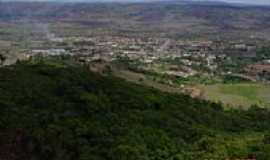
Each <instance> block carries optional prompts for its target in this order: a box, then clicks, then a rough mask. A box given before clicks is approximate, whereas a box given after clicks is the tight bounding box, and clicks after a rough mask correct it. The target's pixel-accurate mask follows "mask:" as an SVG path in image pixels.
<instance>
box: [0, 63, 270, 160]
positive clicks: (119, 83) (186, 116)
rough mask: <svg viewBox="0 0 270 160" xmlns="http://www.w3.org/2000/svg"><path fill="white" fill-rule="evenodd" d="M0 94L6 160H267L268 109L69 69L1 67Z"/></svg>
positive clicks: (1, 147) (1, 153)
mask: <svg viewBox="0 0 270 160" xmlns="http://www.w3.org/2000/svg"><path fill="white" fill-rule="evenodd" d="M0 93H1V96H0V129H1V132H0V159H1V160H7V159H8V160H15V159H20V160H29V159H42V160H53V159H55V160H60V159H64V160H69V159H70V160H73V159H74V160H78V159H80V160H88V159H91V160H106V159H110V160H111V159H113V160H127V159H128V160H164V159H170V160H172V159H173V160H180V159H185V160H186V159H207V158H208V159H209V158H212V159H225V158H247V157H253V156H256V157H257V159H261V160H263V159H269V154H268V153H267V150H269V148H270V145H269V141H270V138H269V137H270V136H268V134H267V131H268V130H269V129H270V112H269V111H267V110H265V109H259V108H256V107H253V108H251V109H250V110H249V111H237V110H230V111H223V109H222V106H221V105H220V104H216V103H210V102H207V101H200V100H196V99H192V98H190V97H188V96H184V95H176V94H175V95H174V94H168V93H162V92H160V91H157V90H154V89H151V88H147V87H143V86H138V85H135V84H132V83H128V82H125V81H124V80H122V79H118V78H114V77H102V76H100V75H97V74H94V73H91V72H89V71H87V70H86V69H84V68H81V67H76V66H75V67H74V66H73V67H71V66H66V65H63V66H62V65H58V66H54V65H46V64H17V65H14V66H10V67H5V68H1V69H0ZM267 156H268V157H267Z"/></svg>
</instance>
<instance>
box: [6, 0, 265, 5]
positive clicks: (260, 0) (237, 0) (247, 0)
mask: <svg viewBox="0 0 270 160" xmlns="http://www.w3.org/2000/svg"><path fill="white" fill-rule="evenodd" d="M10 1H20V2H22V1H25V2H26V1H32V2H44V1H47V2H121V3H123V2H184V1H185V2H191V1H193V2H207V3H234V4H254V5H270V1H269V0H256V1H254V0H189V1H187V0H2V2H10Z"/></svg>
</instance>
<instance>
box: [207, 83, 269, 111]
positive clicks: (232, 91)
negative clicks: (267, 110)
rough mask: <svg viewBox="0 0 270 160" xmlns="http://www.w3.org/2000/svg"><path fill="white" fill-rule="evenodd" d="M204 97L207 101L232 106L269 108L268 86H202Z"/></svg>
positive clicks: (244, 84) (252, 84) (245, 84)
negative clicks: (254, 105)
mask: <svg viewBox="0 0 270 160" xmlns="http://www.w3.org/2000/svg"><path fill="white" fill-rule="evenodd" d="M202 90H203V92H204V97H205V98H206V99H209V100H214V101H221V102H223V103H224V104H227V105H233V106H251V105H253V104H257V105H259V106H263V107H270V85H265V84H255V83H243V84H242V83H241V84H216V85H206V86H202Z"/></svg>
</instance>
